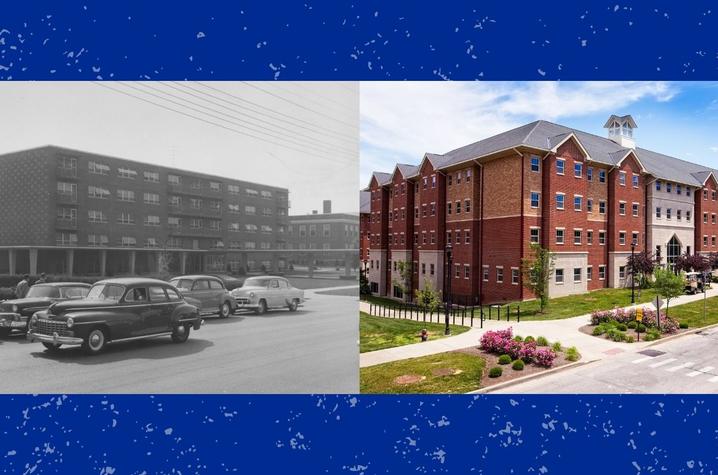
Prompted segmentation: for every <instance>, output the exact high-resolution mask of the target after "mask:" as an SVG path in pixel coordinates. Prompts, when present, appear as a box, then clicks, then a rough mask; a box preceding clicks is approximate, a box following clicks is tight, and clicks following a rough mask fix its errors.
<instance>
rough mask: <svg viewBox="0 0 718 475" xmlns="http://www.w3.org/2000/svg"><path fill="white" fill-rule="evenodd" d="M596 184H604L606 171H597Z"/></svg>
mask: <svg viewBox="0 0 718 475" xmlns="http://www.w3.org/2000/svg"><path fill="white" fill-rule="evenodd" d="M598 182H599V183H606V170H599V171H598Z"/></svg>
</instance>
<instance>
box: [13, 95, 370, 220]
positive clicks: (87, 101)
mask: <svg viewBox="0 0 718 475" xmlns="http://www.w3.org/2000/svg"><path fill="white" fill-rule="evenodd" d="M358 91H359V86H358V83H350V82H321V83H317V82H313V83H312V82H301V83H295V82H282V83H277V82H257V83H244V82H206V83H193V82H141V83H138V82H102V83H100V82H97V83H95V82H5V83H1V84H0V104H2V107H1V113H0V154H1V153H6V152H12V151H17V150H23V149H27V148H33V147H38V146H42V145H48V144H52V145H58V146H62V147H67V148H72V149H79V150H83V151H88V152H94V153H100V154H105V155H111V156H116V157H121V158H127V159H131V160H138V161H141V162H147V163H155V164H159V165H166V166H171V167H176V168H181V169H186V170H191V171H197V172H202V173H208V174H214V175H219V176H226V177H231V178H234V179H238V180H247V181H251V182H257V183H262V184H267V185H273V186H278V187H284V188H288V189H289V199H290V203H291V209H290V214H305V213H310V212H311V211H312V210H319V211H320V212H321V209H322V200H325V199H329V200H332V207H333V211H335V212H357V211H358V207H359V204H358V201H357V198H356V194H355V193H351V192H348V190H356V189H357V188H358V187H359V183H358V176H357V170H358V168H359V163H358V162H359V130H358V126H359V111H358Z"/></svg>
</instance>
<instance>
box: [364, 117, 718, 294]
mask: <svg viewBox="0 0 718 475" xmlns="http://www.w3.org/2000/svg"><path fill="white" fill-rule="evenodd" d="M636 127H637V125H636V123H635V121H634V120H633V118H632V117H631V116H615V115H614V116H611V117H610V118H609V119H608V121H607V122H606V123H605V124H604V128H606V129H607V130H608V137H599V136H596V135H593V134H589V133H586V132H583V131H580V130H575V129H572V128H569V127H565V126H562V125H558V124H554V123H551V122H546V121H536V122H532V123H530V124H526V125H523V126H521V127H518V128H516V129H513V130H510V131H507V132H504V133H501V134H499V135H496V136H493V137H489V138H487V139H485V140H481V141H479V142H476V143H473V144H470V145H467V146H465V147H461V148H458V149H456V150H452V151H450V152H447V153H445V154H443V155H438V154H431V153H427V154H425V155H424V157H423V158H422V160H421V162H420V163H419V165H418V166H412V165H404V164H400V165H397V166H396V167H395V169H394V171H393V173H391V174H388V173H380V172H375V173H374V174H373V175H372V178H371V180H370V183H369V185H368V187H367V188H366V191H367V192H369V193H370V202H369V206H368V207H367V211H368V213H369V214H368V218H367V219H368V221H362V226H363V228H362V234H363V235H364V234H366V235H367V236H368V241H369V247H368V252H367V253H366V254H367V255H368V257H366V259H368V263H367V265H366V267H367V268H368V278H369V283H370V287H371V289H372V292H374V293H375V294H378V295H387V296H393V297H396V298H400V297H401V294H402V292H401V289H397V273H396V270H395V269H396V268H399V267H402V266H401V264H399V262H404V263H408V262H411V264H412V265H411V268H412V272H413V278H412V279H411V289H409V290H411V291H412V293H413V290H414V289H416V288H423V287H424V286H425V285H426V284H427V283H428V282H431V283H432V285H433V286H434V287H435V288H437V289H443V288H444V287H445V285H446V279H445V275H444V274H445V272H447V269H446V265H447V263H446V262H445V250H446V249H447V245H449V244H450V245H451V249H452V256H453V259H452V261H453V262H452V269H449V270H448V272H449V275H450V278H451V293H452V295H453V296H455V297H458V298H459V299H462V300H463V299H465V300H467V301H471V302H477V303H478V302H480V303H494V302H502V301H511V300H524V299H528V298H532V297H533V296H532V295H531V294H530V292H529V291H528V290H527V289H525V288H524V286H523V282H522V280H523V275H522V272H521V269H520V267H521V260H522V259H523V258H527V257H529V256H530V252H531V244H539V245H541V246H542V247H545V248H547V249H549V250H550V251H551V252H552V253H553V254H554V256H555V275H554V276H553V278H552V280H551V282H550V289H549V291H550V294H551V295H552V296H561V295H569V294H577V293H582V292H586V291H591V290H595V289H600V288H605V287H621V286H624V285H626V283H627V275H626V274H627V273H626V260H627V258H628V256H630V254H631V247H632V246H631V245H632V244H634V249H635V251H636V252H640V251H642V250H644V249H648V250H649V251H651V252H654V253H656V254H657V255H658V256H660V257H661V258H662V262H663V263H668V264H671V263H672V262H673V261H674V260H675V259H676V258H677V257H678V256H679V255H681V254H683V253H686V252H688V253H693V252H701V253H709V252H718V247H717V246H716V244H717V243H716V235H718V223H717V222H716V215H718V200H717V196H716V194H717V193H718V181H717V178H718V172H717V171H715V170H712V169H710V168H708V167H705V166H702V165H698V164H694V163H690V162H685V161H682V160H679V159H677V158H673V157H670V156H667V155H663V154H659V153H656V152H652V151H650V150H646V149H643V148H639V147H636V144H635V141H634V137H633V131H634V129H635V128H636ZM412 208H413V209H412ZM409 236H412V238H411V239H409ZM400 287H402V286H400ZM403 287H406V286H403Z"/></svg>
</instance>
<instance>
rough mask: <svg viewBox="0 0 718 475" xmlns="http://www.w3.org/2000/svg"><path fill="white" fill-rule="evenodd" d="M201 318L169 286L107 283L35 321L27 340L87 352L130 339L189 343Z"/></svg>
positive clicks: (56, 305) (125, 280) (147, 282)
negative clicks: (164, 338) (159, 337)
mask: <svg viewBox="0 0 718 475" xmlns="http://www.w3.org/2000/svg"><path fill="white" fill-rule="evenodd" d="M201 324H202V320H201V319H200V316H199V311H198V310H197V307H195V306H194V305H190V304H188V303H187V302H186V301H185V300H184V298H183V297H182V294H181V293H180V292H178V291H177V289H175V288H174V287H173V286H172V285H170V284H168V283H167V282H163V281H161V280H155V279H144V278H122V279H107V280H102V281H99V282H97V283H95V285H93V286H92V287H91V288H90V290H89V292H88V294H87V296H86V298H84V299H82V300H68V301H65V302H58V303H54V304H52V305H50V307H49V308H48V309H47V310H41V311H39V312H36V313H35V314H34V315H33V316H32V317H31V318H30V325H29V331H28V333H27V339H28V340H30V341H39V342H42V344H43V345H44V346H45V348H47V349H48V350H49V351H57V350H58V349H59V348H60V347H61V346H62V345H82V348H83V349H84V350H85V352H86V353H88V354H97V353H99V352H101V351H102V350H103V349H104V348H105V346H106V345H107V343H109V342H112V341H118V340H124V339H129V338H144V337H151V336H157V335H163V334H166V335H171V337H172V341H173V342H175V343H184V342H185V341H187V338H189V334H190V330H191V329H194V330H199V328H200V326H201Z"/></svg>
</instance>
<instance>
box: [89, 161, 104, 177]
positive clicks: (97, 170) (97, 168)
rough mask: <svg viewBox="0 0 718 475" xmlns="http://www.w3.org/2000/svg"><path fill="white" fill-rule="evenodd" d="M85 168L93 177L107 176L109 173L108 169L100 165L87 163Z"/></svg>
mask: <svg viewBox="0 0 718 475" xmlns="http://www.w3.org/2000/svg"><path fill="white" fill-rule="evenodd" d="M87 168H88V171H89V172H90V173H92V174H93V175H108V174H109V173H110V167H109V166H107V165H104V164H102V163H97V162H88V163H87Z"/></svg>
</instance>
